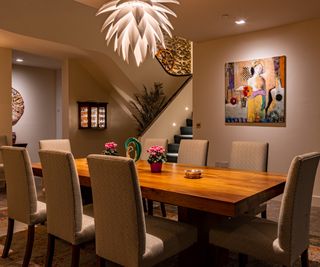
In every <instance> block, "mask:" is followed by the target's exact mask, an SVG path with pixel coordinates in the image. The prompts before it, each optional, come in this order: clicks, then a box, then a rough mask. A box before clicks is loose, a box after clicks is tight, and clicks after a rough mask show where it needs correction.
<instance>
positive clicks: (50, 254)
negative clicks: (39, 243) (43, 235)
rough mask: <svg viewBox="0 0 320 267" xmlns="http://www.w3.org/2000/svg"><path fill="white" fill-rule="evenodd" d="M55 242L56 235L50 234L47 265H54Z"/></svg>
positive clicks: (48, 266)
mask: <svg viewBox="0 0 320 267" xmlns="http://www.w3.org/2000/svg"><path fill="white" fill-rule="evenodd" d="M54 243H55V236H54V235H51V234H48V246H47V258H46V264H45V266H46V267H51V266H52V260H53V254H54Z"/></svg>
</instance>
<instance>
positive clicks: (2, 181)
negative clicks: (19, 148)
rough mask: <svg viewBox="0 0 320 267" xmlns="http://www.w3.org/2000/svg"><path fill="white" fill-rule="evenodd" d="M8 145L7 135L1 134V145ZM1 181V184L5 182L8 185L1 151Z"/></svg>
mask: <svg viewBox="0 0 320 267" xmlns="http://www.w3.org/2000/svg"><path fill="white" fill-rule="evenodd" d="M7 145H8V141H7V136H5V135H0V147H2V146H7ZM0 183H1V185H2V184H4V187H5V186H6V179H5V177H4V166H3V159H2V156H1V152H0Z"/></svg>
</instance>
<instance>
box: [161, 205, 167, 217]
mask: <svg viewBox="0 0 320 267" xmlns="http://www.w3.org/2000/svg"><path fill="white" fill-rule="evenodd" d="M160 208H161V213H162V217H167V212H166V205H165V204H164V203H162V202H160Z"/></svg>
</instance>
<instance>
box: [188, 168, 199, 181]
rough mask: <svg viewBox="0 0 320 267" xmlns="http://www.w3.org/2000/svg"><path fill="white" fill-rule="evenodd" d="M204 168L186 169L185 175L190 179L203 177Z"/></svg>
mask: <svg viewBox="0 0 320 267" xmlns="http://www.w3.org/2000/svg"><path fill="white" fill-rule="evenodd" d="M201 175H202V170H197V169H191V170H185V171H184V177H185V178H188V179H199V178H201Z"/></svg>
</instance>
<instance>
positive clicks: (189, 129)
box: [180, 126, 192, 135]
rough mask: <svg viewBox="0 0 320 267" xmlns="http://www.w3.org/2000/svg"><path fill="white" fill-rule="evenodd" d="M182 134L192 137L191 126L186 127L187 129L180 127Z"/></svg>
mask: <svg viewBox="0 0 320 267" xmlns="http://www.w3.org/2000/svg"><path fill="white" fill-rule="evenodd" d="M180 133H181V134H182V135H185V134H186V135H192V127H191V126H185V127H180Z"/></svg>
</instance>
